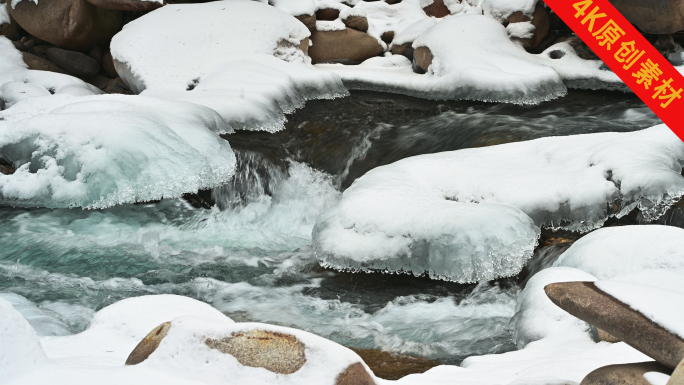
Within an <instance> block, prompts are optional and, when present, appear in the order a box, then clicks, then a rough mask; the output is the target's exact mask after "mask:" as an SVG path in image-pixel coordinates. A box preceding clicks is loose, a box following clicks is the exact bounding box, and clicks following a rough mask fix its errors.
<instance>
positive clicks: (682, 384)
mask: <svg viewBox="0 0 684 385" xmlns="http://www.w3.org/2000/svg"><path fill="white" fill-rule="evenodd" d="M666 385H684V360H682V361H681V362H680V363H679V365H677V367H676V368H675V370H674V372H672V374H671V375H670V380H669V381H667V384H666Z"/></svg>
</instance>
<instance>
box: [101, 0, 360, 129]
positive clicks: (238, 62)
mask: <svg viewBox="0 0 684 385" xmlns="http://www.w3.org/2000/svg"><path fill="white" fill-rule="evenodd" d="M179 26H183V27H182V28H180V27H179ZM309 34H310V32H309V30H308V29H307V28H306V27H305V26H304V25H303V24H302V23H301V22H299V21H298V20H297V19H295V18H294V17H292V16H291V15H289V14H287V13H285V12H283V11H281V10H279V9H277V8H274V7H271V6H268V5H266V4H262V3H259V2H255V1H219V2H210V3H203V4H170V5H167V6H165V7H162V8H159V9H157V10H155V11H153V12H150V13H148V14H147V15H145V16H143V17H140V18H138V19H136V20H134V21H133V22H131V23H129V24H127V25H126V26H125V27H124V29H123V30H122V31H121V32H119V33H118V34H117V35H116V36H114V38H113V39H112V43H111V52H112V55H113V57H114V59H115V66H116V70H117V72H118V73H119V75H120V76H121V78H122V79H123V80H124V81H125V82H126V83H127V84H128V85H129V86H130V87H131V89H132V90H133V91H134V92H138V93H143V94H144V95H147V96H158V97H162V98H169V99H177V100H186V101H190V102H194V103H198V104H202V105H205V106H208V107H210V108H212V109H214V110H216V111H217V112H218V113H219V114H220V115H221V116H222V117H223V118H224V119H225V120H226V121H227V122H228V123H229V125H230V126H231V127H233V128H237V129H255V130H256V129H261V130H267V131H277V130H280V129H282V128H283V123H284V121H285V117H284V114H286V113H289V112H292V111H293V110H294V109H296V108H300V107H302V106H303V104H304V102H305V101H306V100H308V99H320V98H335V97H338V96H345V95H347V94H348V93H347V91H346V89H345V88H344V87H343V86H342V83H341V82H340V80H339V78H338V77H337V76H336V75H334V74H331V73H327V72H325V71H320V70H317V69H315V68H314V67H312V66H311V65H310V59H309V58H308V56H306V55H305V53H304V52H303V51H302V49H307V48H308V40H307V39H308V36H309ZM300 45H301V47H300Z"/></svg>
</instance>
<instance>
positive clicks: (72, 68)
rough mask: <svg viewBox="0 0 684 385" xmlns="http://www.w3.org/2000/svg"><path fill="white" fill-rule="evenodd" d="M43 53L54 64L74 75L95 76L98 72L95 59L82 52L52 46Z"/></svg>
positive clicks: (98, 68) (98, 66)
mask: <svg viewBox="0 0 684 385" xmlns="http://www.w3.org/2000/svg"><path fill="white" fill-rule="evenodd" d="M45 55H46V56H47V57H48V59H50V60H51V61H53V62H54V63H55V64H57V65H58V66H60V67H62V68H64V69H65V70H67V72H69V73H71V74H73V75H76V76H85V77H88V76H95V75H97V74H98V72H100V65H99V64H97V62H96V61H95V59H93V58H91V57H90V56H88V55H86V54H84V53H80V52H76V51H68V50H65V49H61V48H57V47H53V48H49V49H48V50H46V51H45Z"/></svg>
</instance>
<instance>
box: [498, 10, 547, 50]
mask: <svg viewBox="0 0 684 385" xmlns="http://www.w3.org/2000/svg"><path fill="white" fill-rule="evenodd" d="M525 21H529V22H531V23H532V25H534V27H535V29H534V35H533V36H532V37H531V38H528V39H518V40H519V41H520V42H521V43H522V45H523V47H525V48H535V47H537V46H538V45H539V44H541V42H542V40H544V38H545V37H546V35H548V33H549V29H550V28H551V22H550V20H549V12H548V11H547V10H546V8H545V7H544V5H543V3H542V2H541V1H539V2H537V6H536V7H535V8H534V13H533V14H532V18H530V17H529V16H527V15H524V14H523V13H522V12H520V11H518V12H514V13H512V14H511V15H510V16H508V19H507V20H506V23H505V24H513V23H521V22H525Z"/></svg>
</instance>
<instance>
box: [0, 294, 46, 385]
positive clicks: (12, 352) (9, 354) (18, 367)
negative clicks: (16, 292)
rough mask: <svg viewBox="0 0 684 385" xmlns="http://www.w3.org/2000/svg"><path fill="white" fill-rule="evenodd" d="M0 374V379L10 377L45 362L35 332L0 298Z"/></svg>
mask: <svg viewBox="0 0 684 385" xmlns="http://www.w3.org/2000/svg"><path fill="white" fill-rule="evenodd" d="M0 341H2V343H1V344H0V373H2V379H1V380H0V381H2V382H9V381H11V380H14V379H16V378H18V377H21V376H22V375H25V374H26V373H28V372H30V371H31V370H33V369H35V368H36V367H39V366H42V365H46V364H48V359H47V357H46V356H45V353H44V352H43V349H42V348H41V346H40V342H39V341H38V337H37V336H36V332H35V331H34V330H33V328H32V327H31V325H29V323H28V322H27V321H26V319H25V318H24V317H23V316H22V315H21V313H19V312H18V311H17V310H16V309H14V307H13V306H12V304H11V303H9V302H8V301H6V300H5V299H3V298H2V297H0Z"/></svg>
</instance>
